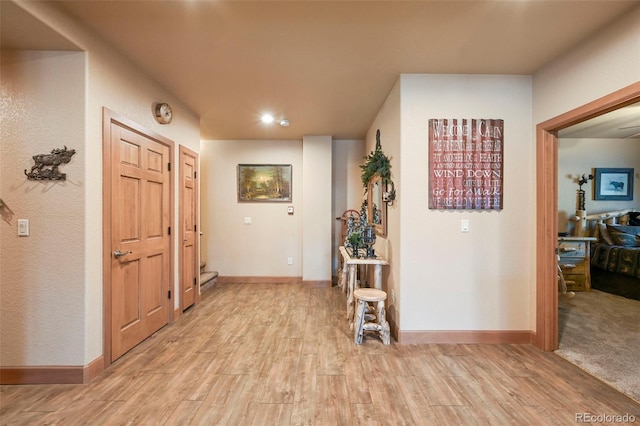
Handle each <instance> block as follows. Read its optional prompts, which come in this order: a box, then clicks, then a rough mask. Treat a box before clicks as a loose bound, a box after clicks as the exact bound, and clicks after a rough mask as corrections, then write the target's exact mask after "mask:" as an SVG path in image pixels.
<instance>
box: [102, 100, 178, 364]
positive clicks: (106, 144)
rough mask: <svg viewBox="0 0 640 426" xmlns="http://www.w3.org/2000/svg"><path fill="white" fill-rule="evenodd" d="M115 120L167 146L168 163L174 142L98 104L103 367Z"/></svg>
mask: <svg viewBox="0 0 640 426" xmlns="http://www.w3.org/2000/svg"><path fill="white" fill-rule="evenodd" d="M112 124H118V125H119V126H122V127H126V128H128V129H129V130H131V131H133V132H136V133H140V134H142V135H144V136H145V137H148V138H149V139H152V140H154V141H156V142H158V143H160V144H162V145H165V146H167V147H168V148H169V163H171V164H174V143H173V141H172V140H170V139H167V138H165V137H163V136H160V135H158V134H156V133H154V132H152V131H150V130H148V129H146V128H144V127H143V126H141V125H139V124H137V123H135V122H133V121H131V120H129V119H127V118H125V117H122V116H120V115H118V114H117V113H115V112H113V111H111V110H110V109H108V108H106V107H103V108H102V331H103V332H102V357H103V359H104V368H105V369H106V368H107V367H109V366H110V365H111V364H112V361H111V250H112V247H111V167H112V165H113V164H112V160H111V125H112ZM173 169H174V168H172V169H171V170H169V223H170V224H171V227H172V228H174V225H175V224H174V217H175V216H174V210H175V198H174V186H175V183H174V172H173ZM174 235H175V232H174V234H173V235H171V238H169V290H171V294H172V295H173V294H175V288H174V276H173V270H174V240H175V237H174ZM174 301H175V298H174V297H171V299H169V309H168V311H169V312H168V319H167V321H168V323H169V324H170V323H171V322H173V310H174V306H173V305H174V303H175V302H174Z"/></svg>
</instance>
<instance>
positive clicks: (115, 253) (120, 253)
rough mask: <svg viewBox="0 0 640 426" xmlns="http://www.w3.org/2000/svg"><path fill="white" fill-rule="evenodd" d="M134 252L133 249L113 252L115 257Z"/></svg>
mask: <svg viewBox="0 0 640 426" xmlns="http://www.w3.org/2000/svg"><path fill="white" fill-rule="evenodd" d="M131 253H133V252H132V251H120V250H116V251H114V252H113V257H115V258H116V259H117V258H119V257H122V256H126V255H128V254H131Z"/></svg>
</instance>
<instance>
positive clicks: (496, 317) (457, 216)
mask: <svg viewBox="0 0 640 426" xmlns="http://www.w3.org/2000/svg"><path fill="white" fill-rule="evenodd" d="M400 97H401V112H402V125H401V137H402V141H401V143H402V151H401V155H402V159H401V160H402V168H401V170H400V176H401V182H402V193H401V194H400V195H399V198H400V203H401V204H400V216H401V230H400V247H399V248H396V250H399V251H400V256H401V264H400V268H401V270H400V277H401V280H402V281H401V287H402V295H401V300H400V323H401V328H402V330H403V331H411V330H530V329H531V328H532V324H531V321H530V316H529V312H530V295H529V289H530V288H531V287H534V286H535V274H534V260H535V234H534V232H535V231H534V230H535V214H534V211H535V199H534V182H535V171H534V170H535V150H534V144H533V139H532V136H531V132H530V129H531V127H532V123H531V78H530V77H528V76H499V75H494V76H488V75H482V76H480V75H464V76H463V75H402V76H401V93H400ZM430 118H495V119H503V120H504V181H503V184H504V192H503V194H504V195H503V197H504V208H503V210H500V211H495V210H488V211H442V210H429V208H428V149H427V148H428V143H427V141H428V128H427V123H428V120H429V119H430ZM461 219H468V220H469V222H470V232H469V233H461V232H460V221H461Z"/></svg>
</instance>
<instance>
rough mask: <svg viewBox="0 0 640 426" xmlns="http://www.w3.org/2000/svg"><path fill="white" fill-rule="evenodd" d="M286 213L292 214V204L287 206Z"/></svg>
mask: <svg viewBox="0 0 640 426" xmlns="http://www.w3.org/2000/svg"><path fill="white" fill-rule="evenodd" d="M287 213H288V214H293V206H289V207H287Z"/></svg>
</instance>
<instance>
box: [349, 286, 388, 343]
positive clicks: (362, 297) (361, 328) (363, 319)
mask: <svg viewBox="0 0 640 426" xmlns="http://www.w3.org/2000/svg"><path fill="white" fill-rule="evenodd" d="M353 296H354V298H355V299H356V314H355V320H354V326H353V330H354V341H355V343H356V345H361V344H362V338H363V336H364V332H365V331H375V332H377V333H378V334H379V335H380V338H381V339H382V343H384V344H385V345H388V344H390V343H391V330H390V328H389V323H388V322H387V319H386V314H385V310H384V301H385V300H386V299H387V293H386V292H384V291H382V290H378V289H375V288H358V289H356V290H354V291H353ZM369 302H377V304H378V306H377V309H376V314H375V315H371V314H367V307H368V304H369ZM371 320H375V322H371Z"/></svg>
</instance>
